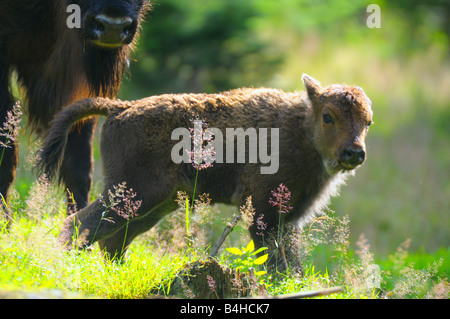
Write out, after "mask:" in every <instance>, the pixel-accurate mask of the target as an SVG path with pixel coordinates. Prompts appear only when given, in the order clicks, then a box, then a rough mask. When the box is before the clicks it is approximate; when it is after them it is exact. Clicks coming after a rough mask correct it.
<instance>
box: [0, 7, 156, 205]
mask: <svg viewBox="0 0 450 319" xmlns="http://www.w3.org/2000/svg"><path fill="white" fill-rule="evenodd" d="M74 4H75V5H77V6H78V7H77V8H80V9H81V10H80V13H81V14H80V15H79V16H80V17H81V19H80V21H81V24H80V25H79V26H80V28H76V27H75V28H69V27H68V24H67V20H68V18H69V16H70V15H71V14H73V13H75V11H72V10H68V6H69V5H74ZM148 7H149V3H148V2H144V1H142V0H127V1H126V0H110V1H96V0H72V1H69V0H67V1H64V0H1V1H0V125H1V123H3V122H4V121H5V118H6V117H7V112H8V111H10V110H11V109H12V107H13V105H14V101H13V97H12V95H11V92H10V89H9V86H10V78H11V74H12V72H13V71H15V73H16V74H17V78H18V81H19V83H20V85H21V86H22V87H23V89H24V92H25V94H26V103H25V104H26V105H27V109H28V119H29V127H31V128H32V130H33V131H34V132H36V133H43V132H44V131H45V130H46V129H47V128H48V123H49V122H50V120H51V119H52V117H53V115H54V114H55V113H56V112H58V111H59V110H61V109H62V108H63V107H64V106H65V105H68V104H70V103H72V102H74V101H76V100H78V99H80V98H83V97H90V96H104V97H114V96H115V95H116V93H117V91H118V88H119V84H120V82H121V79H122V75H123V73H124V71H125V69H126V68H127V64H128V56H129V53H130V50H131V49H132V45H133V41H134V39H135V38H136V33H137V31H138V29H139V25H140V21H141V20H142V18H143V15H144V13H145V11H146V10H147V9H148ZM71 8H73V6H72V7H71ZM95 123H96V120H95V119H94V118H91V119H87V120H85V121H83V122H80V124H79V125H77V127H76V128H74V129H73V130H72V131H71V132H70V134H69V137H68V142H67V150H66V152H65V158H64V160H63V165H62V170H61V179H62V181H63V182H64V183H65V185H66V186H67V187H68V189H69V190H70V192H71V193H72V194H73V198H74V199H75V202H76V204H77V205H78V207H79V208H80V207H84V206H86V205H87V195H88V192H89V188H90V179H91V166H92V163H91V162H92V160H91V157H92V155H91V138H92V134H93V130H94V126H95ZM11 146H12V147H10V148H7V149H5V150H4V156H3V160H2V163H1V166H0V193H1V194H2V196H3V197H4V198H5V199H6V197H7V193H8V188H9V186H10V185H11V183H12V182H13V180H14V176H15V168H16V165H17V145H16V144H13V145H11ZM0 151H3V149H0Z"/></svg>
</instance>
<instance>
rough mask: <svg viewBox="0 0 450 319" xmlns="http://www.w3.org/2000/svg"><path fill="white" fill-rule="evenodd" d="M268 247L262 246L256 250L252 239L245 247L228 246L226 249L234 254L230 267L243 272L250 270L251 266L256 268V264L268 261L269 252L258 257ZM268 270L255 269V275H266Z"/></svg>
mask: <svg viewBox="0 0 450 319" xmlns="http://www.w3.org/2000/svg"><path fill="white" fill-rule="evenodd" d="M266 249H268V248H267V247H261V248H259V249H257V250H255V243H254V242H253V240H251V241H250V242H249V243H248V245H247V247H243V248H241V249H239V248H236V247H231V248H227V249H226V250H227V251H228V252H229V253H231V254H232V256H233V255H234V258H233V260H232V261H231V263H230V267H232V268H234V269H236V270H239V271H241V272H249V271H250V269H251V268H256V266H260V265H262V264H264V263H265V262H266V261H267V258H268V256H269V255H268V254H265V255H262V256H260V257H257V255H258V254H259V253H261V252H263V251H264V250H266ZM265 274H266V271H264V270H261V271H255V276H262V275H265Z"/></svg>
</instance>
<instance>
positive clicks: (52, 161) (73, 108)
mask: <svg viewBox="0 0 450 319" xmlns="http://www.w3.org/2000/svg"><path fill="white" fill-rule="evenodd" d="M128 107H129V103H127V102H123V101H120V100H111V99H107V98H86V99H82V100H79V101H77V102H75V103H73V104H71V105H68V106H66V107H64V108H63V109H62V110H61V111H60V112H58V113H57V114H55V116H54V118H53V120H52V121H51V122H50V128H49V130H48V131H47V133H46V136H45V139H44V142H43V147H42V149H41V150H40V152H39V159H38V163H37V167H36V168H37V173H38V176H40V175H42V174H45V175H46V176H47V178H48V179H49V180H54V178H55V177H56V175H57V173H58V170H59V168H60V166H61V163H62V159H63V157H64V152H65V148H66V144H67V139H68V135H69V132H70V131H71V128H72V126H73V125H74V124H76V123H77V122H79V121H82V120H83V119H86V118H87V117H91V116H99V115H104V116H107V115H109V114H113V113H116V112H118V111H120V110H123V109H126V108H128ZM74 129H76V127H75V128H74Z"/></svg>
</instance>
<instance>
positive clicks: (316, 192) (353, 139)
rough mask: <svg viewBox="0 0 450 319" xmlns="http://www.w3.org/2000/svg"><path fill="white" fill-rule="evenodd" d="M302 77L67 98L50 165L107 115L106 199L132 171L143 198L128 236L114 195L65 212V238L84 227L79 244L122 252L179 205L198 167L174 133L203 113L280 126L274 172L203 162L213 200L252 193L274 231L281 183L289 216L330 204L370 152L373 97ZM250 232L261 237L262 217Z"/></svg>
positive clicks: (49, 168) (214, 121) (217, 122)
mask: <svg viewBox="0 0 450 319" xmlns="http://www.w3.org/2000/svg"><path fill="white" fill-rule="evenodd" d="M303 82H304V85H305V87H306V91H307V92H306V93H305V92H297V93H285V92H283V91H280V90H274V89H239V90H234V91H230V92H225V93H221V94H209V95H208V94H180V95H171V94H168V95H161V96H154V97H149V98H146V99H143V100H139V101H134V102H123V101H118V100H110V99H102V98H96V99H84V100H81V101H78V102H76V103H74V104H73V105H71V106H68V107H66V108H65V109H64V110H63V111H62V112H60V113H58V114H57V115H56V116H55V119H54V120H53V121H52V124H51V125H52V126H51V128H50V130H49V135H48V136H47V137H46V139H45V141H44V148H43V150H42V154H41V156H42V158H41V162H40V165H39V167H40V169H41V171H42V172H45V173H46V174H48V175H49V176H55V174H56V173H57V171H58V167H59V163H60V161H61V158H62V156H63V154H64V150H65V147H66V146H65V145H66V143H67V135H68V132H69V130H70V127H71V126H72V125H73V124H74V123H76V122H77V121H80V120H83V119H84V118H86V117H90V116H95V115H105V116H107V118H106V121H105V123H104V126H103V129H102V135H101V144H100V147H101V158H102V161H103V169H104V172H103V173H104V177H105V181H104V183H105V187H104V191H103V194H102V198H103V199H107V198H108V190H109V189H113V187H114V186H115V185H118V184H119V183H122V182H124V181H125V182H126V184H127V186H128V187H131V188H133V190H134V191H135V192H136V193H137V199H139V200H142V204H141V206H140V208H139V211H138V216H137V217H135V218H134V219H132V220H131V221H130V222H129V227H128V229H127V237H126V239H125V245H124V236H125V228H126V227H124V226H125V225H126V220H125V219H124V218H122V217H120V216H118V215H117V214H115V213H114V212H113V211H108V210H107V209H105V206H104V205H105V202H101V201H99V200H98V199H97V200H96V201H94V202H93V203H91V204H90V205H89V206H87V207H86V208H84V209H82V210H81V211H79V212H78V213H76V214H74V215H72V216H70V217H68V218H67V219H66V221H65V222H64V226H63V229H62V232H61V235H60V239H61V241H62V243H63V244H64V245H67V247H72V244H73V235H74V227H77V232H78V233H79V237H78V239H77V242H76V245H78V246H82V247H84V246H86V245H90V244H92V243H93V242H95V241H98V240H100V245H101V246H102V247H103V248H105V249H106V251H107V252H108V253H109V254H111V255H113V256H118V255H121V254H122V253H123V251H122V248H123V247H124V246H125V247H126V246H127V245H128V244H129V243H131V241H132V240H133V239H134V238H135V237H136V236H137V235H139V234H140V233H143V232H144V231H146V230H148V229H150V228H151V227H152V226H153V225H155V224H156V223H157V222H158V221H159V220H160V219H161V218H162V217H163V216H164V215H166V214H168V213H170V212H171V211H173V210H174V209H175V208H176V203H175V200H174V199H175V196H176V193H177V190H180V189H183V190H185V191H188V192H191V193H192V189H193V187H194V181H195V175H196V174H195V169H194V167H193V166H192V165H191V164H189V163H181V164H175V163H174V162H173V160H172V157H171V150H172V148H173V147H174V145H175V144H176V143H178V141H172V140H171V134H172V132H173V130H174V129H176V128H180V127H184V128H188V127H192V123H191V120H192V118H195V117H196V116H198V118H201V119H206V121H207V124H208V126H209V127H211V128H212V127H214V128H218V129H220V130H222V132H225V130H226V128H243V129H244V130H245V129H248V128H279V169H278V171H277V172H276V173H275V174H272V175H271V174H261V173H260V163H256V164H255V163H253V164H249V163H244V164H227V163H223V164H219V163H215V164H214V165H213V167H210V168H207V169H205V170H202V171H200V172H199V176H198V182H197V190H196V193H197V194H202V193H209V194H210V197H211V199H212V200H213V201H214V200H215V201H219V202H224V203H229V204H234V205H242V204H244V202H245V200H246V198H247V197H248V196H252V198H253V206H254V208H255V210H256V216H255V219H256V217H258V216H260V215H263V216H264V218H263V222H264V223H266V224H267V228H266V230H265V234H268V233H270V232H271V231H275V233H276V230H277V227H278V223H279V215H278V213H277V209H276V208H275V207H273V206H272V205H270V204H269V198H270V196H271V190H275V189H276V188H277V186H278V185H280V183H284V184H285V185H286V186H287V187H288V188H289V190H290V191H291V193H292V197H291V201H290V205H291V206H293V210H292V211H291V212H289V213H288V214H283V215H282V218H283V220H282V222H283V223H284V222H291V221H295V220H298V219H299V218H300V217H304V216H306V215H307V214H310V213H313V212H315V211H317V210H318V209H320V208H321V207H323V205H325V204H327V202H328V200H329V198H330V196H331V195H333V194H335V192H336V190H337V187H338V186H339V185H340V184H341V183H342V182H343V181H344V179H345V177H346V176H347V175H349V174H350V173H351V172H352V171H353V169H355V168H356V167H357V166H359V165H360V164H361V163H362V162H363V161H364V160H365V137H366V134H367V132H368V127H369V125H370V123H371V121H372V110H371V102H370V100H369V99H368V98H367V96H366V95H365V93H364V91H363V90H362V89H361V88H358V87H352V86H346V85H332V86H329V87H326V88H322V87H321V86H320V84H319V83H318V82H317V81H315V80H314V79H312V78H311V77H309V76H307V75H304V76H303ZM235 147H236V145H235ZM224 149H225V147H224ZM247 149H248V148H247ZM235 154H236V153H235ZM105 210H106V214H107V216H106V217H107V218H106V217H105V215H104V214H105ZM250 232H251V235H252V237H253V239H254V241H255V242H256V244H257V245H259V246H261V245H262V237H261V236H258V235H257V234H256V233H257V232H258V229H257V225H256V224H254V225H253V226H252V227H251V229H250ZM266 238H267V237H266Z"/></svg>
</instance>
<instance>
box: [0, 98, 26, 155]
mask: <svg viewBox="0 0 450 319" xmlns="http://www.w3.org/2000/svg"><path fill="white" fill-rule="evenodd" d="M21 116H22V107H21V106H20V102H19V101H17V102H16V104H14V106H13V108H12V111H8V112H7V116H6V120H5V122H4V123H3V127H2V128H0V136H3V137H5V139H4V141H0V146H1V147H4V148H8V147H11V144H12V143H14V142H15V141H16V139H17V136H18V135H19V128H20V121H21Z"/></svg>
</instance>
